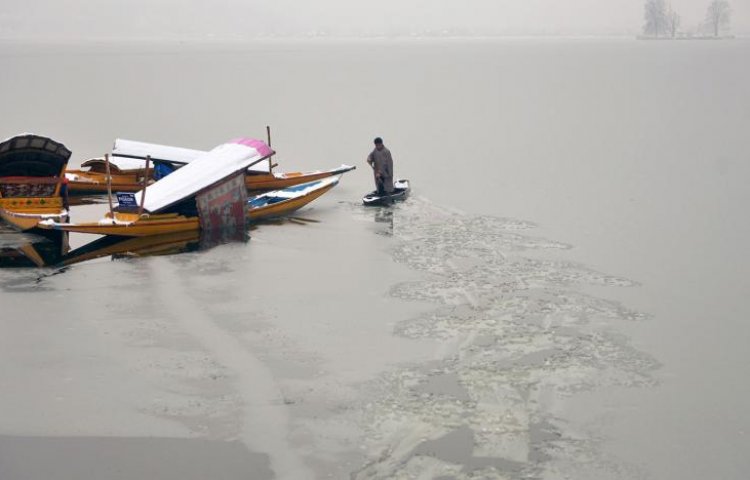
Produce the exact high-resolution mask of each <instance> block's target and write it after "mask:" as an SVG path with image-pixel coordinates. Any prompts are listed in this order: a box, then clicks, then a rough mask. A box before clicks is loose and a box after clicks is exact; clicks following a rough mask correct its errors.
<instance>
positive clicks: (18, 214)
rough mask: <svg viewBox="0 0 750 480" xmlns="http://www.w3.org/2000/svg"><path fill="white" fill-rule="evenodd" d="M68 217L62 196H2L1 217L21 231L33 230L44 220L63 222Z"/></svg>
mask: <svg viewBox="0 0 750 480" xmlns="http://www.w3.org/2000/svg"><path fill="white" fill-rule="evenodd" d="M67 218H68V211H67V210H65V209H64V208H63V207H62V199H61V198H60V197H50V198H19V197H14V198H0V219H2V220H4V221H5V222H6V223H8V224H9V225H11V226H12V227H14V228H16V229H18V230H21V231H26V230H31V229H32V228H35V227H36V226H37V224H38V223H39V222H41V221H43V220H47V219H52V220H53V221H57V222H62V221H65V220H66V219H67Z"/></svg>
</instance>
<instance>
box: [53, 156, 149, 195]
mask: <svg viewBox="0 0 750 480" xmlns="http://www.w3.org/2000/svg"><path fill="white" fill-rule="evenodd" d="M106 165H107V164H106V161H105V159H103V158H92V159H90V160H86V161H85V162H83V163H82V164H81V168H78V169H72V170H71V169H69V170H66V171H65V178H66V179H67V180H68V192H70V193H71V194H73V195H92V194H100V193H107V167H106ZM109 171H110V177H111V179H112V191H113V192H137V191H139V190H140V189H141V188H143V181H144V178H143V177H144V176H148V180H149V183H150V182H151V181H153V168H149V169H148V171H146V165H145V163H144V162H141V161H130V162H124V161H122V159H121V160H120V161H117V160H115V159H112V160H111V161H110V164H109Z"/></svg>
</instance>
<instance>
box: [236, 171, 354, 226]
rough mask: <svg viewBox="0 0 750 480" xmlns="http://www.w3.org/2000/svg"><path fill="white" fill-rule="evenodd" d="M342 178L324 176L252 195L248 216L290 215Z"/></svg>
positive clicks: (263, 217)
mask: <svg viewBox="0 0 750 480" xmlns="http://www.w3.org/2000/svg"><path fill="white" fill-rule="evenodd" d="M340 178H341V176H340V175H338V176H336V177H329V178H323V179H321V180H316V181H312V182H307V183H303V184H300V185H295V186H293V187H288V188H286V189H282V190H276V191H273V192H268V193H264V194H261V195H256V196H255V197H251V198H250V199H249V200H248V205H249V207H250V208H248V212H247V216H248V218H249V219H250V220H253V221H259V220H264V219H268V218H274V217H280V216H284V215H288V214H290V213H292V212H294V211H296V210H299V209H300V208H302V207H304V206H305V205H307V204H308V203H310V202H312V201H313V200H315V199H316V198H319V197H320V196H322V195H323V194H325V193H326V192H328V191H330V190H331V189H332V188H333V187H335V186H336V185H337V184H338V182H339V179H340Z"/></svg>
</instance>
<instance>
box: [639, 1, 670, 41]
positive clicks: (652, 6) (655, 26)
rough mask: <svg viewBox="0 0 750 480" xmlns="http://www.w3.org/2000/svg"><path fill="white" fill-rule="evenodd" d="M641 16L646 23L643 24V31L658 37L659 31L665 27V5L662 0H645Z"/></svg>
mask: <svg viewBox="0 0 750 480" xmlns="http://www.w3.org/2000/svg"><path fill="white" fill-rule="evenodd" d="M643 18H644V19H645V20H646V23H645V24H644V25H643V33H645V34H646V35H653V36H654V37H658V36H659V34H660V33H662V32H665V31H666V29H667V24H668V22H667V6H666V4H665V3H664V0H646V4H645V5H644V12H643Z"/></svg>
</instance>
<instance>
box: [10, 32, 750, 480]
mask: <svg viewBox="0 0 750 480" xmlns="http://www.w3.org/2000/svg"><path fill="white" fill-rule="evenodd" d="M0 57H2V59H3V61H4V64H5V66H4V68H3V73H2V75H0V98H2V103H3V106H4V107H3V110H4V115H3V118H2V120H0V136H2V137H9V136H12V135H14V134H16V133H19V132H22V131H32V132H34V133H38V134H42V135H47V136H50V137H52V138H55V139H56V140H59V141H61V142H63V143H64V144H65V145H66V146H67V147H68V148H70V149H71V150H72V151H73V160H72V164H73V165H75V164H78V163H80V162H83V161H84V160H86V159H87V158H90V157H92V156H99V155H101V154H103V153H104V152H106V151H108V150H109V149H110V148H111V144H112V142H113V141H114V139H115V138H117V137H122V138H129V139H136V140H142V141H147V142H156V143H164V144H172V145H179V146H184V147H188V148H195V149H204V150H207V149H210V148H212V147H213V146H215V145H217V144H219V143H222V142H224V141H226V140H228V139H230V138H234V137H238V136H256V137H260V138H263V137H264V135H265V126H266V125H271V127H272V134H273V142H272V143H273V146H274V148H275V149H276V150H277V152H278V159H277V161H278V162H279V170H287V171H292V170H310V169H323V168H331V167H335V166H338V165H339V164H341V163H351V164H356V165H357V166H358V169H357V170H355V171H353V172H350V173H348V174H346V175H345V176H344V177H343V179H342V182H341V184H340V185H339V186H337V187H336V189H334V190H333V191H332V192H331V193H329V194H327V195H326V196H324V197H322V198H321V199H319V200H317V201H316V202H314V203H312V204H311V205H310V206H309V207H307V208H305V209H303V210H301V211H300V212H299V213H298V216H299V217H301V218H303V219H304V220H306V221H284V222H278V223H274V224H264V225H259V226H257V228H254V229H253V230H251V231H250V239H249V241H247V242H244V243H242V242H240V243H232V244H227V245H222V246H218V247H214V248H212V249H208V250H203V251H196V252H190V253H184V254H180V255H172V256H160V257H146V258H131V259H121V260H117V261H110V260H109V259H98V260H93V261H90V262H86V263H81V264H77V265H73V266H70V267H67V268H64V269H41V270H37V269H5V270H0V305H2V315H1V316H0V364H1V365H2V367H0V388H1V389H2V390H1V391H2V395H0V478H3V479H4V480H5V479H9V480H15V479H21V478H24V479H25V478H39V479H42V478H49V476H50V474H51V473H50V472H55V473H56V474H58V475H60V478H71V479H72V478H103V476H106V475H107V472H113V471H116V472H119V473H118V474H121V477H116V476H113V477H110V478H135V477H144V476H149V475H151V476H152V477H155V478H163V479H178V478H179V479H185V478H207V477H209V476H210V477H211V478H228V479H237V478H268V479H272V478H279V479H299V478H311V479H312V478H316V479H317V478H337V479H348V478H355V479H391V478H424V479H428V478H439V479H444V480H447V479H468V478H498V479H521V478H524V479H525V478H532V479H558V478H576V479H613V480H614V479H617V480H619V479H633V478H644V479H655V480H656V479H658V480H662V479H674V480H677V479H680V480H682V479H692V478H695V479H701V478H727V479H728V478H744V477H745V476H746V475H747V472H748V471H750V460H748V457H747V451H749V450H750V439H749V438H748V432H750V415H749V414H748V412H747V408H746V406H747V403H748V399H750V384H749V383H748V382H747V369H748V366H750V365H749V364H750V353H748V349H747V342H748V339H749V338H750V326H748V322H747V319H748V318H750V307H748V304H747V301H746V299H747V292H748V291H750V284H749V283H750V282H748V280H747V275H746V274H747V272H748V271H750V255H748V253H747V245H748V244H750V220H749V219H748V215H747V212H746V208H747V205H748V204H750V189H748V188H747V179H748V178H750V163H748V161H747V160H748V143H747V132H748V131H749V130H750V116H749V114H748V112H749V111H750V110H749V108H748V107H750V89H748V88H747V85H750V63H748V62H747V58H750V41H747V40H734V41H717V42H637V41H635V40H632V41H631V40H562V41H560V40H557V41H555V40H496V41H486V40H485V41H479V40H476V41H419V40H412V41H362V42H341V43H339V42H332V41H316V42H308V43H303V42H291V41H289V42H282V41H278V42H267V43H258V44H253V45H229V44H227V45H219V44H214V45H190V44H158V45H148V44H140V45H56V46H47V45H18V44H3V45H1V46H0ZM375 136H382V137H383V138H384V140H385V144H386V146H388V147H389V148H390V149H391V151H392V152H393V155H394V159H395V170H396V175H397V176H401V177H407V178H409V179H410V180H411V182H412V187H413V195H412V197H411V198H410V199H409V200H408V201H407V202H405V203H403V204H399V205H397V206H396V207H394V208H392V209H379V208H377V209H367V208H364V207H362V206H361V204H360V203H361V201H360V199H361V196H362V195H363V194H364V193H365V192H368V191H370V190H371V189H372V185H371V183H372V179H371V174H370V172H369V170H368V168H367V165H366V164H365V163H364V159H365V156H366V154H367V153H368V152H369V150H370V149H371V141H372V138H373V137H375ZM102 209H103V205H88V206H80V207H75V209H74V211H73V214H74V216H75V217H74V218H75V219H76V220H79V221H80V220H91V219H95V218H98V217H99V215H100V214H101V212H102ZM8 238H9V237H8V236H7V234H5V233H0V246H2V245H5V244H6V243H7V242H10V241H11V240H8ZM87 240H88V239H87V238H85V237H83V236H81V235H77V236H72V237H71V243H72V244H73V246H79V245H81V244H83V243H85V242H86V241H87ZM92 453H93V454H92ZM87 475H88V476H87Z"/></svg>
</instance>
